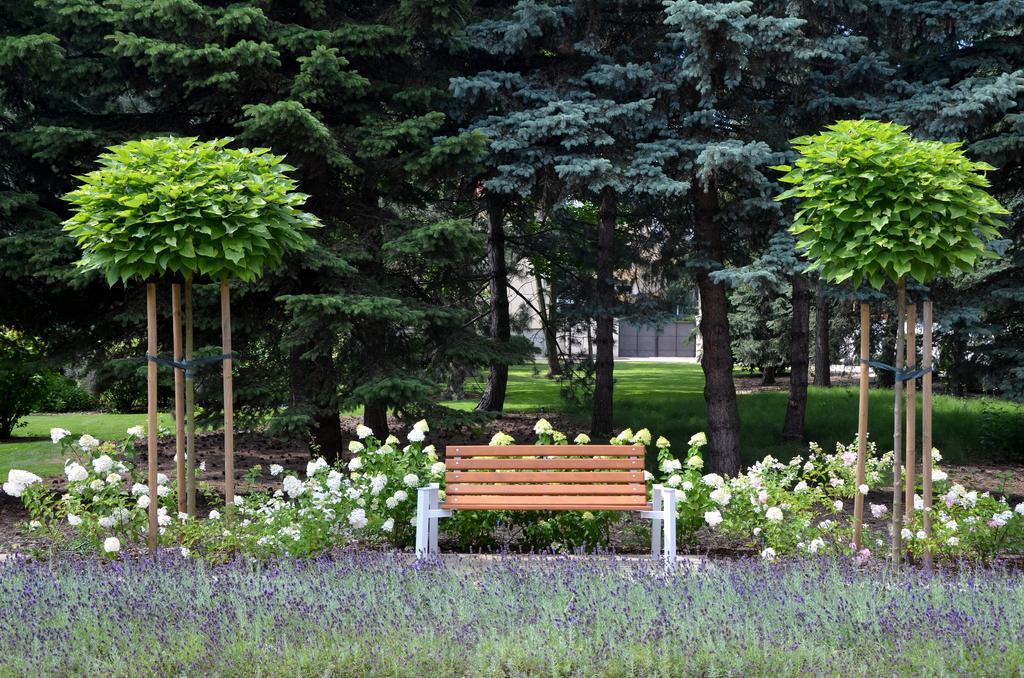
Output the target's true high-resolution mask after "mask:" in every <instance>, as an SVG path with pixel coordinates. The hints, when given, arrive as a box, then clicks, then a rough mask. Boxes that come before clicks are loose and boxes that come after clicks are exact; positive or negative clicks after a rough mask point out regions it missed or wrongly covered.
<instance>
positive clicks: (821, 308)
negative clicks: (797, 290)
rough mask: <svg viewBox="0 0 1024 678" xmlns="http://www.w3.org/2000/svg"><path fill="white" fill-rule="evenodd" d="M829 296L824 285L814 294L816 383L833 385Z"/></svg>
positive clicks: (818, 384)
mask: <svg viewBox="0 0 1024 678" xmlns="http://www.w3.org/2000/svg"><path fill="white" fill-rule="evenodd" d="M830 310H831V309H830V308H829V300H828V297H827V296H825V289H824V287H823V286H821V285H819V286H818V291H817V293H815V296H814V385H815V386H826V387H827V386H831V385H832V351H831V349H830V348H829V336H828V324H829V321H830V316H831V313H830Z"/></svg>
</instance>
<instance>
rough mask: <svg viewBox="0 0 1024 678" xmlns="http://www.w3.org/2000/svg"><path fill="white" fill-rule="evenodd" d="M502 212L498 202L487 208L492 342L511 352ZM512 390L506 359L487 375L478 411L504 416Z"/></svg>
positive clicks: (493, 365) (498, 362)
mask: <svg viewBox="0 0 1024 678" xmlns="http://www.w3.org/2000/svg"><path fill="white" fill-rule="evenodd" d="M503 218H504V215H503V214H502V210H501V208H500V207H499V206H498V204H497V203H496V202H495V201H494V200H490V201H489V202H488V205H487V268H488V270H489V272H490V277H491V280H490V293H491V294H490V296H491V326H490V335H491V340H492V341H494V342H496V343H497V344H499V345H500V347H501V348H502V349H507V348H508V344H509V341H510V339H511V337H512V329H511V323H510V322H509V317H508V266H507V264H506V262H505V224H504V222H503V221H502V219H503ZM507 388H508V363H507V362H506V358H504V357H502V358H501V359H500V360H499V361H495V362H492V363H491V366H490V369H489V370H488V372H487V386H485V387H484V392H483V395H481V396H480V402H479V404H477V406H476V409H478V410H481V411H484V412H501V411H502V410H503V409H504V408H505V391H506V389H507Z"/></svg>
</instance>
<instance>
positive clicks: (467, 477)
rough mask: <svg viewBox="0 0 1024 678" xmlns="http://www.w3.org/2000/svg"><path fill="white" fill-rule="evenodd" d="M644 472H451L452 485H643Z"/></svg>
mask: <svg viewBox="0 0 1024 678" xmlns="http://www.w3.org/2000/svg"><path fill="white" fill-rule="evenodd" d="M643 482H644V472H643V471H621V472H620V471H601V472H598V473H595V472H594V471H584V472H580V473H573V472H572V471H458V472H453V471H449V472H448V473H446V474H445V484H446V485H451V484H452V483H581V484H582V483H643Z"/></svg>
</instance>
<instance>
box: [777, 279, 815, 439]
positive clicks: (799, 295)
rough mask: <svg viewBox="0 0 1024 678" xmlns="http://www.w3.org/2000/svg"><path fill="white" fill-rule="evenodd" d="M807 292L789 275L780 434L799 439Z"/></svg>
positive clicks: (803, 283) (804, 281)
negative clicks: (786, 367)
mask: <svg viewBox="0 0 1024 678" xmlns="http://www.w3.org/2000/svg"><path fill="white" fill-rule="evenodd" d="M810 324H811V292H810V289H809V287H808V285H807V279H806V278H804V276H802V275H800V274H799V273H797V274H795V275H794V276H793V324H792V326H791V329H790V342H789V345H790V349H789V350H790V353H789V364H790V368H789V404H788V405H787V406H786V420H785V423H784V424H783V425H782V437H783V438H785V439H786V440H802V439H803V437H804V419H805V418H806V415H807V365H808V362H809V360H808V355H807V354H808V352H809V351H810V336H809V335H810Z"/></svg>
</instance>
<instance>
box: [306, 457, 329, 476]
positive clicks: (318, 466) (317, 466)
mask: <svg viewBox="0 0 1024 678" xmlns="http://www.w3.org/2000/svg"><path fill="white" fill-rule="evenodd" d="M328 466H329V464H328V463H327V460H326V459H324V458H323V457H317V458H316V459H314V460H313V461H310V462H307V463H306V477H307V478H312V477H313V476H314V475H315V474H316V472H317V471H320V470H322V469H325V468H327V467H328Z"/></svg>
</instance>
